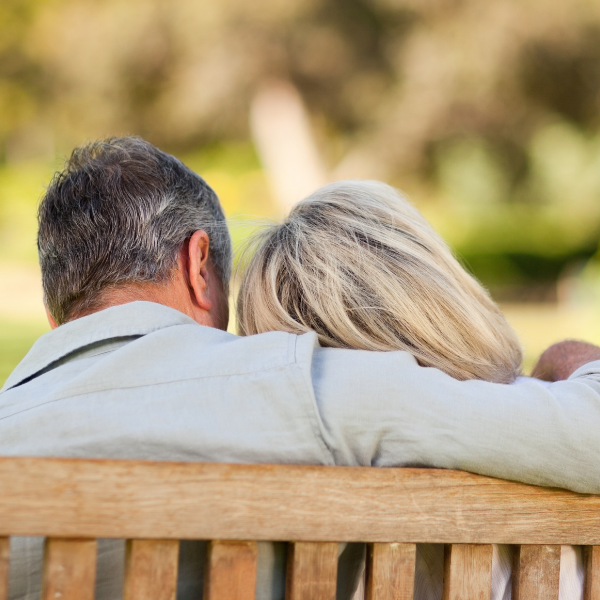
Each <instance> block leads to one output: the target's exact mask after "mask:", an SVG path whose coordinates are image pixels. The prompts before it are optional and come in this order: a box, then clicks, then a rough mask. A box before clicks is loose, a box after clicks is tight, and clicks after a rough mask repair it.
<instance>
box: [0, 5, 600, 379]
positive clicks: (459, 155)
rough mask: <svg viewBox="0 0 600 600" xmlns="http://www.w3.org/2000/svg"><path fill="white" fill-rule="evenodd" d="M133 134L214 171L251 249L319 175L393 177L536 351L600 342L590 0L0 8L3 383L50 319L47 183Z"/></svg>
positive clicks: (598, 20) (595, 58) (593, 11)
mask: <svg viewBox="0 0 600 600" xmlns="http://www.w3.org/2000/svg"><path fill="white" fill-rule="evenodd" d="M121 134H138V135H141V136H143V137H145V138H146V139H148V140H150V141H151V142H153V143H155V144H156V145H158V146H159V147H161V148H163V149H165V150H167V151H170V152H172V153H174V154H176V155H177V156H179V157H180V158H182V159H183V160H184V162H186V163H187V164H188V165H189V166H190V167H192V168H193V169H195V170H196V171H197V172H199V173H200V174H201V175H203V176H204V177H205V178H206V179H207V181H208V182H209V183H210V184H211V185H212V186H213V187H214V188H215V189H216V191H217V193H218V194H219V195H220V197H221V199H222V201H223V204H224V206H225V210H226V212H227V215H228V218H229V219H230V222H231V225H232V229H233V232H234V238H235V241H236V246H238V247H239V245H240V244H241V243H242V242H243V240H244V238H245V237H247V235H248V233H249V232H250V231H252V229H253V228H254V227H255V226H256V224H257V223H260V222H261V221H264V220H265V219H269V218H274V217H277V216H279V215H281V214H283V213H285V212H286V210H288V208H289V206H290V205H291V204H292V203H293V202H294V201H295V200H298V199H300V197H302V196H303V195H304V194H306V193H308V192H310V191H311V190H312V189H313V188H314V187H315V186H317V185H319V184H321V183H323V182H325V181H328V180H332V179H339V178H374V179H381V180H384V181H387V182H389V183H391V184H393V185H396V186H397V187H399V188H400V189H402V190H404V191H405V192H406V193H407V194H408V195H409V197H410V198H411V199H412V200H413V201H414V202H415V204H417V206H419V208H420V209H421V210H422V211H423V212H424V214H425V215H426V216H427V217H428V218H429V219H430V220H431V221H432V222H433V224H434V225H435V227H436V228H437V229H438V230H439V231H440V232H441V233H442V235H443V236H444V237H445V238H446V239H447V240H448V241H449V242H450V243H451V245H452V246H453V248H454V249H455V251H456V252H457V254H458V256H459V257H460V259H461V260H462V261H463V263H464V264H465V266H466V267H467V268H469V269H470V270H471V271H472V272H473V273H475V275H476V276H477V277H478V278H479V279H480V280H481V281H482V282H483V283H484V284H485V285H486V286H487V287H488V288H489V289H490V291H491V292H492V294H493V296H494V297H495V298H496V299H497V300H498V301H499V302H500V303H501V304H502V306H503V308H504V309H505V311H506V313H507V315H508V317H509V319H510V320H511V322H512V323H513V325H514V326H515V327H516V329H517V331H518V333H519V334H520V336H521V340H522V342H523V344H524V346H525V349H526V353H527V365H531V363H532V361H533V360H534V357H535V355H536V354H537V353H539V352H540V351H541V350H542V349H543V348H544V346H545V345H547V344H549V343H551V342H552V341H555V340H557V339H559V338H564V337H579V338H585V339H588V340H591V341H595V342H600V310H599V309H598V308H599V304H598V303H599V302H600V254H599V253H598V242H599V239H600V3H599V2H597V1H596V0H594V1H592V0H571V1H570V2H568V3H558V2H555V1H554V0H488V1H487V2H485V3H483V2H480V1H476V0H285V1H283V0H268V1H267V0H255V1H254V2H251V3H248V2H243V1H242V0H175V1H173V2H164V0H128V2H122V1H121V0H102V1H91V0H87V1H84V0H44V1H42V0H3V2H2V3H1V4H0V382H2V381H3V380H4V379H5V377H6V376H7V374H8V373H9V372H10V370H11V369H12V368H13V367H14V365H15V364H16V363H17V362H18V360H20V358H21V357H22V356H23V354H24V353H25V352H26V350H27V348H28V347H29V346H30V345H31V343H32V342H33V341H34V340H35V339H36V338H37V337H38V336H39V335H40V334H42V333H43V332H45V331H46V330H47V325H46V324H45V319H44V312H43V308H42V305H41V293H40V288H39V283H38V277H39V274H38V272H37V264H36V256H35V228H36V216H35V213H36V204H37V201H38V199H39V197H40V195H41V194H42V193H43V190H44V185H45V184H47V182H48V181H49V179H50V178H51V176H52V173H53V171H54V170H56V169H57V168H59V167H60V165H61V164H62V162H63V160H64V158H65V157H66V156H67V155H68V153H69V152H70V149H71V148H72V147H73V146H75V145H78V144H80V143H82V142H83V141H86V140H91V139H95V138H99V137H106V136H108V135H121Z"/></svg>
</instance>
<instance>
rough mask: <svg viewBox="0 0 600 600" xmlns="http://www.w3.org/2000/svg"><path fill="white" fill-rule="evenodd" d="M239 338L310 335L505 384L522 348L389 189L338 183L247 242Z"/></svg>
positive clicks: (518, 364)
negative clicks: (406, 355)
mask: <svg viewBox="0 0 600 600" xmlns="http://www.w3.org/2000/svg"><path fill="white" fill-rule="evenodd" d="M254 248H255V249H256V251H255V253H254V255H253V256H252V258H251V259H250V261H249V264H248V267H247V270H246V272H245V275H244V277H243V279H242V283H241V289H240V293H239V297H238V305H237V313H238V324H239V328H240V333H242V334H245V335H251V334H255V333H261V332H265V331H276V330H280V331H281V330H282V331H288V332H291V333H297V334H302V333H306V332H308V331H314V332H316V333H317V335H318V338H319V342H320V344H321V345H322V346H330V347H336V348H357V349H364V350H380V351H391V350H405V351H407V352H410V353H411V354H412V355H413V356H414V357H415V358H416V359H417V360H418V362H419V363H420V364H421V365H423V366H428V367H436V368H438V369H441V370H442V371H444V372H446V373H448V374H449V375H451V376H452V377H455V378H457V379H461V380H465V379H482V380H486V381H493V382H498V383H509V382H511V381H513V380H514V379H515V378H516V377H517V376H518V375H519V373H520V369H521V363H522V350H521V347H520V345H519V342H518V339H517V336H516V334H515V333H514V331H513V330H512V329H511V327H510V326H509V324H508V323H507V321H506V319H505V318H504V316H503V315H502V313H501V312H500V310H499V309H498V307H497V306H496V304H495V303H494V302H493V301H492V299H491V298H490V296H489V294H488V292H487V291H486V290H485V289H484V288H483V287H482V286H481V285H480V284H479V283H478V282H477V281H476V280H475V279H474V278H473V277H472V276H471V275H469V274H468V273H467V272H466V271H465V270H464V269H463V268H462V267H461V265H460V264H459V263H458V261H457V260H456V259H455V258H454V256H453V255H452V252H451V251H450V249H449V247H448V246H447V244H446V243H445V242H444V241H443V240H442V238H441V237H440V236H438V235H437V233H436V232H435V231H434V230H433V228H432V227H431V226H430V225H429V223H428V222H427V221H426V220H425V219H424V218H423V216H422V215H421V214H420V213H419V212H418V211H417V209H416V208H415V207H414V206H412V205H411V204H410V203H409V202H408V201H407V200H406V199H405V198H404V197H403V196H401V195H400V194H399V193H398V192H397V191H396V190H395V189H394V188H392V187H390V186H388V185H386V184H383V183H379V182H374V181H340V182H337V183H333V184H330V185H327V186H325V187H323V188H321V189H319V190H317V191H316V192H315V193H314V194H312V195H311V196H309V197H308V198H306V199H305V200H303V201H302V202H300V203H299V204H297V205H296V206H295V207H294V208H293V210H292V212H291V213H290V215H289V217H288V218H287V219H286V220H285V221H284V222H283V223H281V224H280V225H276V226H273V227H271V228H269V229H268V230H266V231H265V232H264V233H262V234H261V235H260V236H259V238H258V239H257V240H255V246H254Z"/></svg>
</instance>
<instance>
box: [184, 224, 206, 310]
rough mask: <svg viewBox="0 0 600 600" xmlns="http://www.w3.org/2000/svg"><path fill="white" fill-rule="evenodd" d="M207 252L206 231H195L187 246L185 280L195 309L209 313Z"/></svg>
mask: <svg viewBox="0 0 600 600" xmlns="http://www.w3.org/2000/svg"><path fill="white" fill-rule="evenodd" d="M208 251H209V242H208V234H207V233H206V231H202V230H199V231H196V232H194V234H193V235H192V237H191V238H190V240H189V242H188V245H187V264H186V273H185V275H186V279H187V280H188V285H189V287H190V296H191V300H192V303H193V304H194V305H195V306H194V307H195V308H198V309H200V310H202V311H209V310H210V309H211V308H212V302H211V301H210V299H209V296H208V281H209V274H208V268H207V267H208Z"/></svg>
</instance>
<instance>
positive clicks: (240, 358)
mask: <svg viewBox="0 0 600 600" xmlns="http://www.w3.org/2000/svg"><path fill="white" fill-rule="evenodd" d="M314 346H315V336H314V335H311V334H308V335H306V336H296V335H293V334H289V333H285V332H270V333H265V334H260V335H255V336H248V337H240V336H237V335H234V334H231V333H227V332H224V331H220V330H218V329H214V328H211V327H204V326H202V325H198V324H197V323H195V322H194V321H192V320H191V319H189V318H188V317H186V316H185V315H183V314H181V313H178V312H177V311H174V310H172V309H169V308H167V307H163V306H160V305H152V304H151V303H147V302H136V303H131V304H129V305H123V306H120V307H114V308H112V309H108V310H106V311H100V312H98V313H95V314H94V315H91V316H90V317H84V318H82V319H78V320H77V322H73V323H69V324H67V325H65V326H62V327H61V328H59V329H57V330H54V331H52V332H50V333H48V334H46V335H45V336H43V337H42V338H41V339H40V340H38V342H37V343H36V345H35V346H34V347H33V348H32V349H31V351H30V352H29V354H28V355H27V356H26V357H25V359H24V360H23V361H22V362H21V364H20V365H19V366H18V367H17V368H16V369H15V371H14V372H13V373H12V374H11V376H10V377H9V379H8V380H7V382H6V384H5V386H4V390H3V391H6V390H9V389H12V388H16V387H19V386H22V385H27V384H28V382H30V381H33V380H34V379H36V378H37V377H39V376H41V375H45V374H48V373H50V372H52V371H54V370H60V373H61V379H62V380H63V381H64V377H65V376H67V377H77V378H78V379H81V378H82V377H83V378H84V379H87V383H88V384H91V382H92V381H93V380H94V379H97V380H102V382H103V385H107V384H111V385H114V386H116V387H119V386H128V387H134V386H141V385H153V384H155V383H165V382H168V381H181V380H186V379H198V378H202V377H216V376H231V375H237V374H243V373H250V372H256V371H262V370H269V369H277V368H280V367H285V366H289V365H291V364H294V363H297V362H300V363H302V364H303V365H306V366H309V365H308V364H307V363H309V362H310V359H311V357H310V355H311V353H312V349H313V348H314ZM86 372H87V373H86Z"/></svg>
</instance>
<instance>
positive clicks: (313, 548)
mask: <svg viewBox="0 0 600 600" xmlns="http://www.w3.org/2000/svg"><path fill="white" fill-rule="evenodd" d="M337 563H338V545H337V544H335V543H331V542H329V543H327V542H325V543H322V542H321V543H316V542H297V543H295V544H290V551H289V555H288V564H287V582H286V595H285V597H286V600H335V589H336V580H337Z"/></svg>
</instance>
